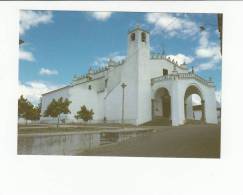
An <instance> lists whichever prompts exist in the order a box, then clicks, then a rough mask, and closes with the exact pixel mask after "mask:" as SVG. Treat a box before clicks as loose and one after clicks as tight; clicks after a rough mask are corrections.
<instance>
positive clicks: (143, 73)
mask: <svg viewBox="0 0 243 195" xmlns="http://www.w3.org/2000/svg"><path fill="white" fill-rule="evenodd" d="M127 41H128V50H127V58H126V61H125V62H126V63H125V64H124V66H123V67H122V76H121V81H122V83H125V84H126V86H127V87H126V89H125V108H126V110H125V119H126V118H128V119H131V120H132V121H134V123H135V124H140V122H141V121H144V120H147V118H149V117H150V115H151V114H150V113H148V114H147V115H148V117H147V118H144V116H143V113H145V112H148V111H147V110H148V109H147V107H149V106H150V102H151V99H150V96H149V91H150V87H151V86H150V83H151V82H150V66H149V61H150V39H149V32H148V31H146V30H144V29H142V28H141V27H140V26H139V25H137V26H136V27H135V28H134V29H133V30H132V31H130V32H128V35H127ZM147 99H149V101H147ZM145 101H146V102H149V103H146V104H145V103H144V102H145ZM145 106H146V107H145ZM144 107H145V108H144ZM141 112H143V113H141Z"/></svg>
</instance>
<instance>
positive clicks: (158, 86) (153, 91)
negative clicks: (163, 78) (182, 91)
mask: <svg viewBox="0 0 243 195" xmlns="http://www.w3.org/2000/svg"><path fill="white" fill-rule="evenodd" d="M160 88H165V89H166V90H167V91H168V92H169V94H172V91H171V88H170V85H164V84H163V85H161V84H158V83H157V84H154V86H153V88H152V99H154V98H155V94H156V92H157V91H158V89H160Z"/></svg>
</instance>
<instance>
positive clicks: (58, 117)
mask: <svg viewBox="0 0 243 195" xmlns="http://www.w3.org/2000/svg"><path fill="white" fill-rule="evenodd" d="M58 127H59V115H58V116H57V128H58Z"/></svg>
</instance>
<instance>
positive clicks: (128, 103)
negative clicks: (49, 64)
mask: <svg viewBox="0 0 243 195" xmlns="http://www.w3.org/2000/svg"><path fill="white" fill-rule="evenodd" d="M127 42H128V50H127V56H126V58H125V60H122V61H120V62H115V61H114V60H112V59H111V60H110V61H109V62H108V64H107V66H105V67H103V68H100V69H92V68H91V69H90V70H89V72H88V73H87V74H85V75H81V76H76V77H74V78H73V80H72V81H71V83H70V84H68V85H67V86H65V87H63V88H60V89H57V90H54V91H50V92H48V93H45V94H43V95H42V107H41V113H42V114H43V113H44V111H45V110H46V108H47V106H48V105H49V103H50V102H51V101H52V99H58V98H59V97H63V98H68V99H69V100H70V101H71V104H70V106H69V109H70V111H71V113H70V114H67V115H63V116H62V117H64V118H65V121H66V122H80V121H77V120H76V119H75V117H74V116H75V115H76V113H77V111H78V110H80V107H81V106H82V105H85V106H86V107H87V108H88V109H93V111H94V116H93V120H92V122H93V123H103V122H106V123H127V124H134V125H141V124H144V123H147V122H149V121H153V120H154V119H156V120H161V121H163V120H168V121H169V122H170V124H171V125H172V126H178V125H183V124H185V123H186V122H187V121H189V120H195V115H194V112H193V110H194V109H193V101H192V94H197V95H199V96H200V99H201V106H200V110H201V111H200V112H201V114H199V115H198V114H197V116H200V117H197V119H198V120H200V121H201V122H205V123H214V124H216V123H218V120H217V109H216V96H215V86H214V83H213V81H212V80H211V79H209V80H207V79H204V78H202V77H200V76H198V75H197V74H196V73H195V72H194V71H193V69H192V70H191V69H190V70H189V69H188V67H187V65H186V64H185V63H183V64H178V63H177V62H176V61H174V60H172V59H170V58H169V57H166V56H163V55H161V54H151V52H150V34H149V32H147V31H145V30H143V29H142V28H140V27H139V26H137V27H135V29H134V30H132V31H130V32H128V35H127ZM197 112H198V109H197ZM42 116H43V115H42ZM54 120H55V119H53V118H50V117H41V122H53V121H54Z"/></svg>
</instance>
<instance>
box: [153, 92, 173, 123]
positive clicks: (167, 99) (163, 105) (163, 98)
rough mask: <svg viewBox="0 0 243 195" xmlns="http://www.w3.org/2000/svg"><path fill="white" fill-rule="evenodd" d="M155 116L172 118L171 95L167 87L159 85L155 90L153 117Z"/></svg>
mask: <svg viewBox="0 0 243 195" xmlns="http://www.w3.org/2000/svg"><path fill="white" fill-rule="evenodd" d="M155 117H160V118H167V119H169V120H170V119H171V95H170V92H169V90H168V89H167V88H165V87H159V88H157V89H156V91H155V92H154V98H153V99H152V118H155Z"/></svg>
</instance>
